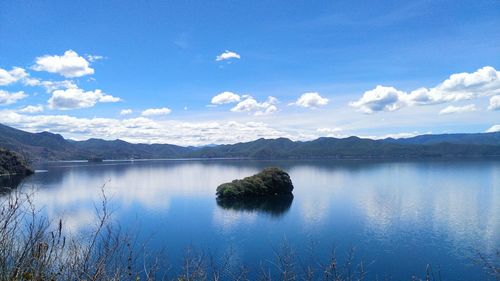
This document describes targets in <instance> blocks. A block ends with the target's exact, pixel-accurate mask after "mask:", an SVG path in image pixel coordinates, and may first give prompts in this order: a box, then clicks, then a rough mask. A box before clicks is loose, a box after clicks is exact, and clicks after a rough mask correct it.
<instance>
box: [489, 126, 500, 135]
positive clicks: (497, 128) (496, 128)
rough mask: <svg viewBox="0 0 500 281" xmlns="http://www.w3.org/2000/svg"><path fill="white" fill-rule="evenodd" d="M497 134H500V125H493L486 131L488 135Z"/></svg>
mask: <svg viewBox="0 0 500 281" xmlns="http://www.w3.org/2000/svg"><path fill="white" fill-rule="evenodd" d="M496 132H500V125H493V126H491V127H490V128H489V129H488V130H486V133H496Z"/></svg>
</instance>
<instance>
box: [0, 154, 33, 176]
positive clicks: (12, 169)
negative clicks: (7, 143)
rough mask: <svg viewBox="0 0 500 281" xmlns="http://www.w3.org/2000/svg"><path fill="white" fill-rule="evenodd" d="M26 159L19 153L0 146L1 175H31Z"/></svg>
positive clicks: (31, 171)
mask: <svg viewBox="0 0 500 281" xmlns="http://www.w3.org/2000/svg"><path fill="white" fill-rule="evenodd" d="M32 173H33V170H32V169H30V168H29V167H28V165H27V163H26V161H25V160H24V159H23V158H22V157H21V156H20V155H19V154H17V153H15V152H12V151H9V150H5V149H1V148H0V176H8V175H9V176H12V175H19V176H25V175H31V174H32Z"/></svg>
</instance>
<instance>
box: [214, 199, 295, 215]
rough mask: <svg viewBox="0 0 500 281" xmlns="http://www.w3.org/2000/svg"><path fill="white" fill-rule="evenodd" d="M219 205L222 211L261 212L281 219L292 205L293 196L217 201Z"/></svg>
mask: <svg viewBox="0 0 500 281" xmlns="http://www.w3.org/2000/svg"><path fill="white" fill-rule="evenodd" d="M216 201H217V205H218V206H219V207H221V208H222V209H226V210H235V211H243V212H259V213H263V214H269V215H271V216H272V217H281V216H283V215H284V214H286V212H288V210H289V209H290V206H291V205H292V201H293V195H284V196H265V197H258V198H255V197H254V198H246V199H236V198H227V199H217V200H216Z"/></svg>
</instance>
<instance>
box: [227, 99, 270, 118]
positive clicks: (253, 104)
mask: <svg viewBox="0 0 500 281" xmlns="http://www.w3.org/2000/svg"><path fill="white" fill-rule="evenodd" d="M276 103H278V99H276V98H275V97H272V96H269V97H268V98H267V100H266V101H264V102H258V101H257V100H256V99H254V98H253V97H250V96H247V97H246V98H245V99H244V100H243V101H240V102H239V103H238V104H236V105H235V106H234V107H233V108H231V111H232V112H254V115H256V116H260V115H268V114H272V113H274V112H276V111H278V108H277V107H276V106H275V104H276Z"/></svg>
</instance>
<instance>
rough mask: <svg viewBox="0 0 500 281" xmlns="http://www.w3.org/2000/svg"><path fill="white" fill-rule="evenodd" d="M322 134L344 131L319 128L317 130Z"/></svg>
mask: <svg viewBox="0 0 500 281" xmlns="http://www.w3.org/2000/svg"><path fill="white" fill-rule="evenodd" d="M317 131H318V132H320V133H326V134H333V133H338V132H341V131H342V128H319V129H317Z"/></svg>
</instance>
